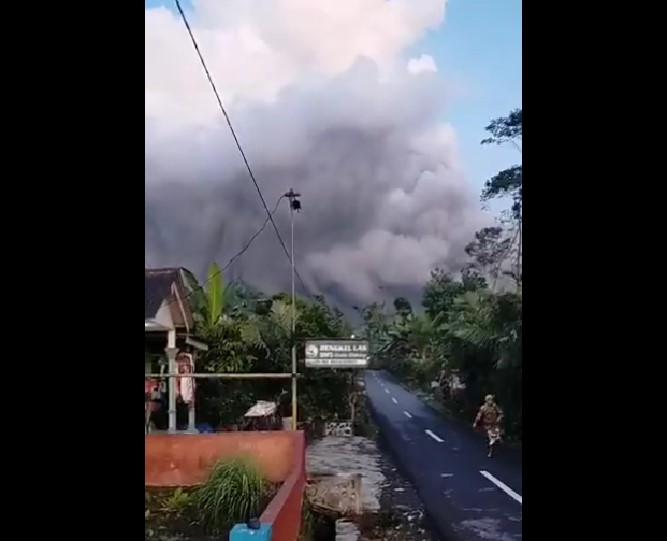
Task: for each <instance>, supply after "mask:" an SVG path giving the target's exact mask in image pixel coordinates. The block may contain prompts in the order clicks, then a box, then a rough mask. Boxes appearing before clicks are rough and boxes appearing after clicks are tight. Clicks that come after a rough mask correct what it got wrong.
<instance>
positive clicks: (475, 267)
mask: <svg viewBox="0 0 667 541" xmlns="http://www.w3.org/2000/svg"><path fill="white" fill-rule="evenodd" d="M521 117H522V113H521V110H520V109H519V110H516V111H512V112H511V113H510V114H509V115H508V116H507V117H501V118H498V119H495V120H493V121H492V122H491V123H490V124H489V126H487V127H486V130H487V131H488V132H489V134H490V137H489V138H488V139H485V140H484V141H483V142H482V143H483V144H489V143H496V144H505V143H511V144H512V145H513V146H515V147H516V148H517V149H518V150H519V151H520V149H521V133H522V126H521ZM496 197H505V198H507V199H509V200H510V202H511V209H510V211H509V213H508V214H509V216H508V217H507V218H508V219H507V220H505V221H504V222H503V221H501V222H500V223H499V224H498V225H497V226H494V227H488V228H485V229H482V230H481V231H478V232H477V234H476V235H475V239H474V240H473V241H472V242H471V243H470V244H469V245H468V246H467V248H466V252H467V253H468V255H469V256H470V259H471V261H470V264H469V265H468V266H467V267H466V268H465V269H464V271H463V272H462V273H461V274H460V276H458V277H455V276H453V275H452V274H449V273H447V272H445V271H443V270H441V269H435V270H434V271H433V272H432V273H431V277H430V279H429V280H428V282H427V283H426V284H425V285H424V289H423V293H422V308H423V311H422V312H421V313H414V312H413V309H412V307H411V306H410V303H409V302H408V301H407V300H406V299H404V298H397V299H395V301H394V306H393V310H389V309H387V307H386V306H385V305H383V304H377V303H375V304H372V305H370V306H367V307H366V308H365V309H364V310H363V317H364V326H365V331H364V332H365V334H366V336H367V337H368V338H369V340H370V341H371V345H372V348H373V352H374V359H375V361H376V362H377V363H378V365H380V366H382V367H385V368H387V369H388V370H390V371H392V372H393V373H394V374H396V375H397V376H398V377H400V378H402V379H404V380H407V381H408V382H409V383H411V384H413V385H415V386H420V387H423V388H424V390H428V391H431V382H433V381H435V380H439V381H441V382H442V383H444V386H443V387H444V392H443V393H440V392H439V391H438V393H437V394H440V397H441V398H442V399H443V400H444V401H445V403H446V405H448V406H449V408H450V410H452V411H454V412H456V413H458V414H459V415H462V416H464V417H467V418H468V419H470V418H471V417H472V416H473V415H474V411H475V409H476V408H477V406H478V405H479V403H480V401H481V398H482V397H483V396H484V395H485V394H487V393H493V394H495V395H496V396H497V398H498V400H499V402H500V404H501V405H502V406H503V408H504V410H505V413H506V428H507V431H508V434H510V435H512V436H515V437H519V438H520V437H521V429H522V392H521V389H522V374H523V367H522V351H521V344H522V294H521V280H522V275H521V234H520V233H521V225H522V224H521V220H522V215H521V210H522V177H521V166H520V165H518V166H513V167H511V168H509V169H507V170H505V171H501V172H500V173H498V174H497V175H495V176H494V177H493V178H492V179H490V180H489V181H488V182H487V183H486V184H485V186H484V189H483V191H482V196H481V198H482V200H483V201H488V200H489V199H492V198H496ZM503 277H504V278H506V283H505V284H504V286H503V287H504V289H502V290H501V288H500V287H499V285H500V284H499V278H503ZM453 382H456V383H459V382H461V383H462V384H464V385H461V386H460V387H458V389H463V388H464V389H465V390H462V391H461V392H453V389H452V387H451V386H449V387H448V384H452V383H453Z"/></svg>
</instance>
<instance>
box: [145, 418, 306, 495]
mask: <svg viewBox="0 0 667 541" xmlns="http://www.w3.org/2000/svg"><path fill="white" fill-rule="evenodd" d="M295 445H296V441H295V439H294V435H293V434H291V433H290V432H283V431H275V432H273V431H272V432H225V433H220V434H151V435H148V436H146V444H145V457H144V468H145V471H144V484H145V485H147V486H154V487H166V486H191V485H196V484H198V483H201V482H202V481H203V480H204V479H206V477H207V475H208V472H209V469H210V468H211V467H212V466H213V465H214V464H215V463H216V462H217V461H218V460H220V459H223V458H233V457H236V456H239V455H243V456H249V457H251V458H253V459H254V460H255V461H256V462H257V464H258V465H259V466H260V467H261V469H262V472H263V473H264V475H265V477H266V479H267V480H269V481H271V482H273V483H281V482H283V481H285V479H287V477H288V475H289V473H290V470H291V469H292V464H293V461H294V458H293V457H294V447H295Z"/></svg>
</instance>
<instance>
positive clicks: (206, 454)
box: [144, 430, 306, 541]
mask: <svg viewBox="0 0 667 541" xmlns="http://www.w3.org/2000/svg"><path fill="white" fill-rule="evenodd" d="M144 455H145V456H144V467H145V472H144V483H145V485H146V486H191V485H195V484H198V483H201V482H202V481H203V480H204V479H206V476H207V475H208V471H209V469H210V468H211V467H212V466H213V465H214V464H215V463H216V462H217V461H218V460H220V459H221V458H231V457H234V456H240V455H243V456H250V457H252V458H254V459H255V461H256V462H257V464H258V465H259V466H260V468H261V469H262V472H263V473H264V475H265V476H266V478H267V479H268V480H269V481H272V482H275V483H280V482H282V483H283V484H282V486H281V487H280V490H279V491H278V494H276V496H275V497H274V498H273V500H271V503H270V504H269V506H268V507H267V508H266V510H265V511H264V513H262V516H261V517H260V521H261V522H262V523H263V524H271V525H272V537H271V541H296V540H297V538H298V536H299V530H300V527H301V509H302V506H303V495H304V489H305V484H306V459H305V456H306V440H305V435H304V433H303V432H302V431H297V432H292V431H282V430H281V431H266V432H225V433H219V434H151V435H148V436H146V439H145V453H144Z"/></svg>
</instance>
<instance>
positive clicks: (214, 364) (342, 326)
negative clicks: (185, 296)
mask: <svg viewBox="0 0 667 541" xmlns="http://www.w3.org/2000/svg"><path fill="white" fill-rule="evenodd" d="M190 282H191V284H190V285H191V290H190V296H191V299H192V304H193V306H194V307H195V310H196V312H197V315H196V320H197V323H198V331H197V332H198V333H199V334H200V335H201V336H202V338H204V339H205V340H206V342H207V343H208V344H209V351H208V352H207V353H206V354H205V355H202V356H201V357H200V358H199V360H198V364H199V366H198V367H197V370H198V371H200V372H225V373H229V372H232V373H242V372H245V373H248V372H250V373H276V372H282V373H290V372H291V371H292V367H291V347H292V343H295V344H296V351H297V362H298V365H299V369H298V371H299V372H300V373H302V374H304V376H303V377H302V378H300V379H299V384H298V401H299V419H300V420H303V421H305V420H309V419H315V418H332V417H335V416H339V417H341V418H349V415H350V396H351V395H352V394H353V383H352V381H351V378H350V374H349V373H345V372H340V371H336V370H326V371H325V370H319V371H317V370H308V369H304V368H303V358H302V357H303V351H304V340H305V338H307V337H318V338H345V337H349V336H350V333H351V329H350V327H349V326H348V325H347V324H346V322H345V320H344V318H343V314H342V313H341V312H340V311H339V310H338V309H336V308H332V307H330V306H329V305H328V304H327V302H326V301H325V299H324V298H323V297H315V299H314V300H312V301H306V300H303V299H299V298H298V299H297V301H296V310H295V314H296V315H295V333H294V336H292V332H291V325H292V302H291V298H290V297H289V296H287V295H286V294H282V293H281V294H278V295H274V296H272V297H264V296H262V295H261V294H260V293H259V292H256V291H253V290H252V289H251V288H249V287H248V286H247V285H246V284H243V283H234V284H227V285H225V284H224V282H223V279H222V274H221V272H220V269H219V267H218V266H217V265H216V264H213V265H212V266H211V268H210V269H209V273H208V278H207V281H206V283H205V285H204V287H203V288H202V287H200V286H199V285H198V284H197V282H196V280H195V278H194V277H193V276H190ZM257 400H277V401H279V402H280V403H281V410H282V411H281V412H282V414H283V415H284V416H290V415H291V409H290V403H291V388H290V383H289V380H275V379H253V380H243V379H239V380H234V379H232V380H230V379H215V378H211V379H202V380H200V381H199V382H198V386H197V418H198V421H199V422H208V423H210V424H212V425H214V426H220V425H222V426H229V425H230V424H233V423H235V422H237V421H238V420H239V419H240V418H241V417H242V416H243V414H244V413H245V412H246V411H247V410H248V408H250V406H252V405H253V404H254V403H255V402H256V401H257Z"/></svg>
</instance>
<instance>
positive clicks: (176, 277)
mask: <svg viewBox="0 0 667 541" xmlns="http://www.w3.org/2000/svg"><path fill="white" fill-rule="evenodd" d="M182 270H183V269H181V268H165V269H145V274H144V319H153V318H155V317H156V316H157V312H158V310H159V309H160V306H161V305H162V303H163V302H164V301H165V300H166V301H167V302H171V306H170V308H171V310H172V313H173V314H178V315H180V316H181V317H177V318H176V320H180V321H175V323H181V325H183V326H190V327H192V323H193V321H192V311H191V308H190V303H189V302H188V299H187V290H186V288H185V285H184V279H183V273H182ZM174 286H175V288H176V291H177V293H178V297H179V298H180V301H181V302H178V301H177V300H175V299H174V297H173V294H172V288H173V287H174ZM172 301H173V302H172Z"/></svg>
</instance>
